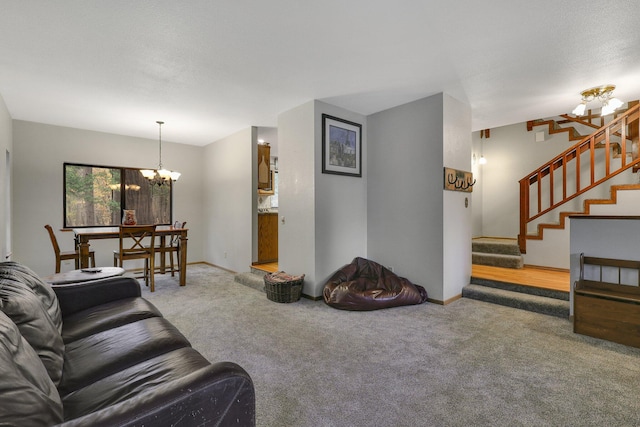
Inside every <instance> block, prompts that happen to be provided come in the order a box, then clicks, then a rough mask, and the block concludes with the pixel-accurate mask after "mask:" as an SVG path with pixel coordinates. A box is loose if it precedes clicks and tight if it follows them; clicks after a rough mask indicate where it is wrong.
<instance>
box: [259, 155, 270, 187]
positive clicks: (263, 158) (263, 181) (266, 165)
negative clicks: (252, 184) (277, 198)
mask: <svg viewBox="0 0 640 427" xmlns="http://www.w3.org/2000/svg"><path fill="white" fill-rule="evenodd" d="M258 189H259V190H271V147H270V146H269V145H267V144H258Z"/></svg>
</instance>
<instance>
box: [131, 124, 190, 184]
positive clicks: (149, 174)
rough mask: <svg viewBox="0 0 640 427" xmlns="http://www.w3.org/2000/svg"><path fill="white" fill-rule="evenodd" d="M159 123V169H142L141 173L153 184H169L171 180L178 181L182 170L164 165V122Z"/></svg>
mask: <svg viewBox="0 0 640 427" xmlns="http://www.w3.org/2000/svg"><path fill="white" fill-rule="evenodd" d="M156 123H157V124H158V140H159V147H160V149H159V156H158V158H159V161H158V169H156V170H153V169H142V170H141V171H140V173H142V175H143V176H144V177H145V178H147V179H148V180H149V184H151V185H154V184H156V185H165V184H166V185H168V184H169V183H170V182H171V181H177V180H178V178H180V172H174V171H170V170H168V169H164V168H163V167H162V125H163V124H164V122H161V121H157V122H156Z"/></svg>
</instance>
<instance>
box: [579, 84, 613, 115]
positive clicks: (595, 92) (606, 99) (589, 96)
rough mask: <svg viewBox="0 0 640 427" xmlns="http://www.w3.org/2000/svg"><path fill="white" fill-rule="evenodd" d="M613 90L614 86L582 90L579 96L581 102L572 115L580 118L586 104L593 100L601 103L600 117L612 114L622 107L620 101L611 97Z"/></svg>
mask: <svg viewBox="0 0 640 427" xmlns="http://www.w3.org/2000/svg"><path fill="white" fill-rule="evenodd" d="M615 88H616V86H615V85H604V86H596V87H592V88H591V89H586V90H583V91H582V92H581V93H580V95H582V101H581V102H580V104H578V106H577V107H576V108H574V110H573V111H572V113H573V114H575V115H576V116H582V115H583V114H584V112H585V110H586V109H587V103H588V102H591V101H593V100H595V99H599V100H600V102H601V103H602V112H601V115H602V116H606V115H607V114H612V113H613V112H614V111H615V110H617V109H618V108H620V107H622V105H623V102H622V101H620V100H619V99H618V98H614V97H613V90H614V89H615Z"/></svg>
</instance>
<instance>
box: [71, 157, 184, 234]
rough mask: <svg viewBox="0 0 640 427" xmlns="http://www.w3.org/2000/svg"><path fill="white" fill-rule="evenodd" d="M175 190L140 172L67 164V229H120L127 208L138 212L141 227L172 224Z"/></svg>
mask: <svg viewBox="0 0 640 427" xmlns="http://www.w3.org/2000/svg"><path fill="white" fill-rule="evenodd" d="M171 190H172V184H171V183H169V185H162V186H158V185H150V184H149V181H148V180H147V179H146V178H145V177H143V176H142V174H141V173H140V170H139V169H131V168H120V167H108V166H94V165H81V164H72V163H65V164H64V226H65V228H72V227H108V226H112V227H113V226H117V225H119V224H120V223H121V222H122V213H123V210H124V209H133V210H135V211H136V217H137V220H138V224H171V205H172V203H171V202H172V199H171V198H172V191H171Z"/></svg>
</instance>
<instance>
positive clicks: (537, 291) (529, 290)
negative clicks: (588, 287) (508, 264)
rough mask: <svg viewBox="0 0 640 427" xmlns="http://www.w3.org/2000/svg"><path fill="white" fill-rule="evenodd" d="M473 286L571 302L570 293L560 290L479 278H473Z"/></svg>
mask: <svg viewBox="0 0 640 427" xmlns="http://www.w3.org/2000/svg"><path fill="white" fill-rule="evenodd" d="M471 284H472V285H480V286H487V287H490V288H497V289H502V290H505V291H511V292H520V293H523V294H529V295H536V296H540V297H546V298H554V299H559V300H562V301H569V292H566V291H558V290H554V289H545V288H538V287H535V286H526V285H518V284H515V283H507V282H499V281H496V280H490V279H481V278H478V277H473V276H472V277H471Z"/></svg>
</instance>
